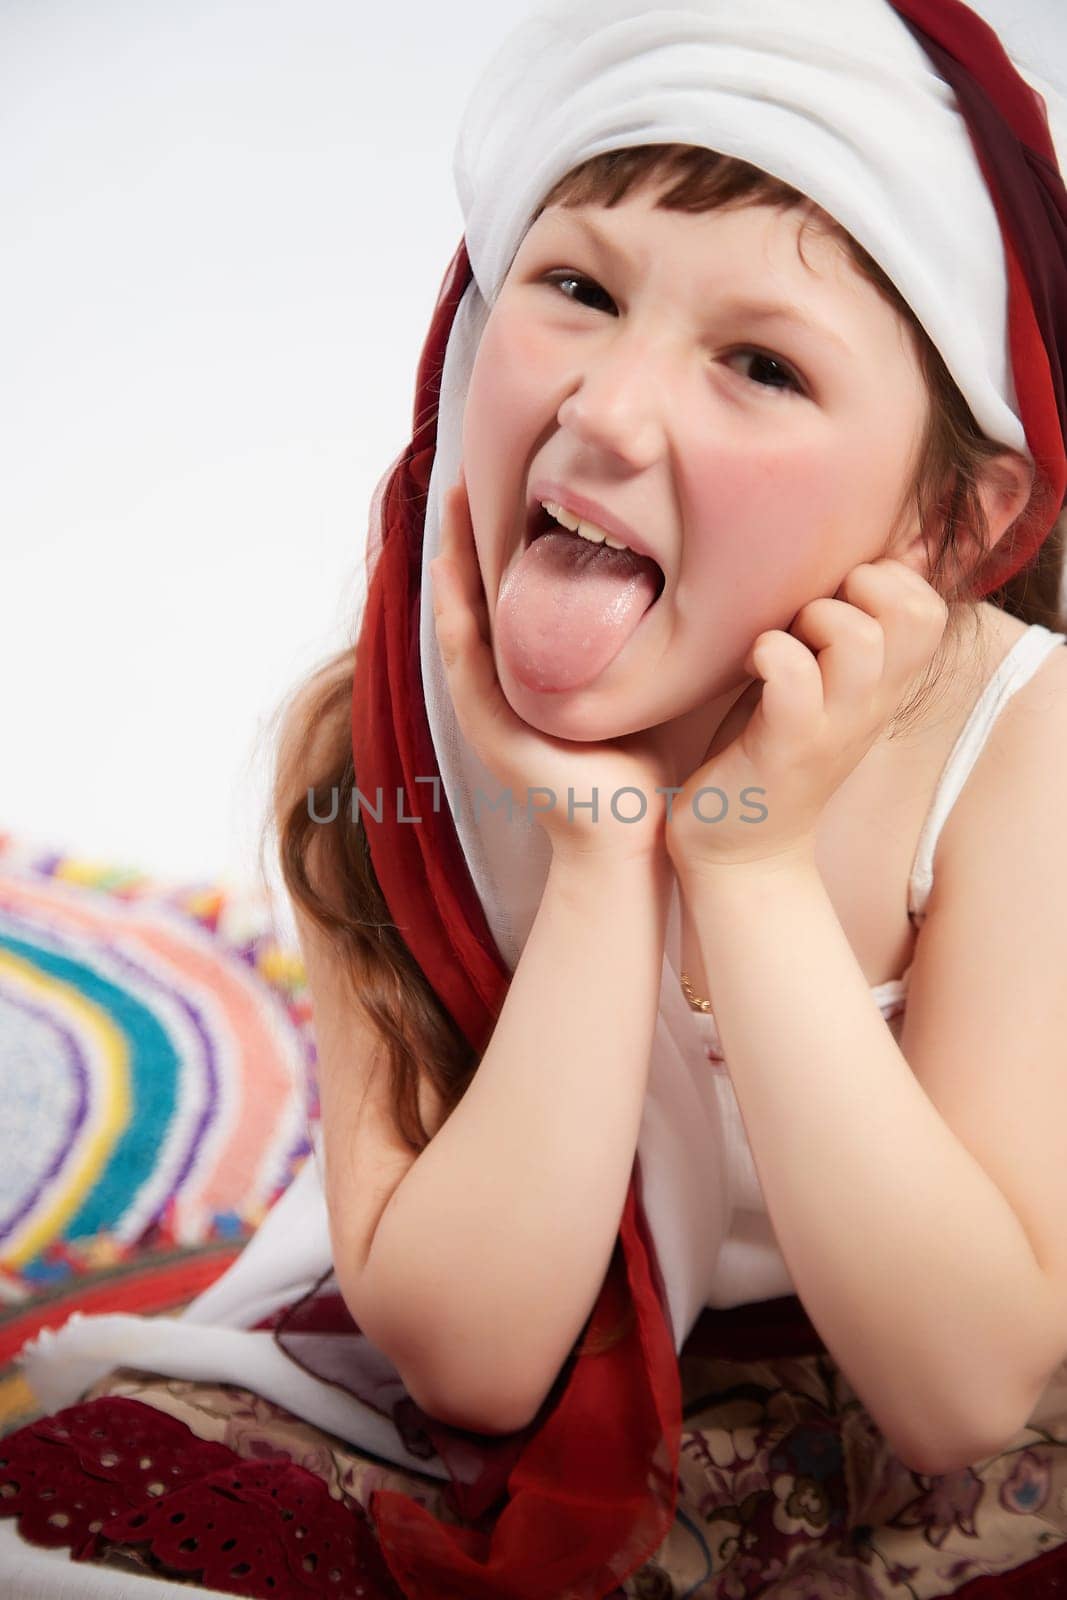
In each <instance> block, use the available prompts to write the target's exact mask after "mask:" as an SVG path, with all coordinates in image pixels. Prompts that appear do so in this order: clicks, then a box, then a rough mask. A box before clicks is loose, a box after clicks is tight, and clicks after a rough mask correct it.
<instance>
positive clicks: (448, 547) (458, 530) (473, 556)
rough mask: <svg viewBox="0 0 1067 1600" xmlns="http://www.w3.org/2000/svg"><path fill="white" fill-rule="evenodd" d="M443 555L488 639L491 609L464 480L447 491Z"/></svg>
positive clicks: (443, 522) (442, 545) (442, 527)
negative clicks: (451, 567) (479, 561)
mask: <svg viewBox="0 0 1067 1600" xmlns="http://www.w3.org/2000/svg"><path fill="white" fill-rule="evenodd" d="M441 531H442V542H441V553H442V554H443V555H446V556H447V557H448V559H449V561H451V563H452V565H453V569H454V571H455V575H456V582H457V584H458V586H459V591H460V593H461V594H462V595H463V597H464V599H465V600H466V603H467V604H468V605H469V606H470V608H471V610H472V611H473V612H474V614H475V615H476V616H477V618H478V622H479V626H480V628H481V630H482V635H483V637H484V638H485V639H486V640H488V638H489V631H490V630H489V607H488V603H487V601H486V595H485V585H484V584H483V582H482V572H481V567H480V565H479V563H478V548H477V545H476V544H475V542H474V527H473V524H472V522H471V514H470V502H469V500H468V499H467V491H466V487H465V485H464V483H463V482H462V480H461V481H460V483H458V484H456V485H454V486H453V488H451V489H449V490H448V493H447V494H446V496H445V505H444V511H443V515H442V519H441Z"/></svg>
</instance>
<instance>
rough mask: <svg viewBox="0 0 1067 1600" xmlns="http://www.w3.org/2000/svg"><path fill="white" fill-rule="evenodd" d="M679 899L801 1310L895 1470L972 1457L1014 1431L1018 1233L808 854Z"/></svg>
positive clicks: (1027, 1297)
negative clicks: (912, 1060) (935, 1096)
mask: <svg viewBox="0 0 1067 1600" xmlns="http://www.w3.org/2000/svg"><path fill="white" fill-rule="evenodd" d="M683 891H684V893H685V894H686V898H687V901H688V903H689V906H690V909H691V914H692V916H693V920H694V923H695V926H696V929H697V934H698V940H699V944H700V949H701V954H702V956H703V959H704V964H705V970H706V971H707V973H708V974H709V979H710V982H711V984H712V986H713V995H712V1005H713V1008H714V1013H715V1019H716V1023H717V1025H718V1028H719V1032H720V1036H721V1040H722V1046H723V1052H724V1055H725V1057H726V1061H727V1063H728V1067H729V1071H730V1076H731V1079H732V1082H733V1085H734V1089H735V1093H736V1095H737V1100H738V1103H739V1105H740V1108H741V1114H742V1118H743V1120H744V1124H745V1129H746V1132H747V1135H748V1138H749V1142H750V1144H751V1148H752V1153H753V1159H754V1162H755V1166H756V1171H757V1173H758V1176H759V1180H760V1185H761V1188H762V1190H763V1194H764V1198H765V1200H766V1203H767V1209H768V1213H769V1215H770V1219H771V1223H772V1225H773V1227H774V1231H775V1234H776V1236H777V1239H778V1242H779V1245H780V1247H781V1251H782V1255H783V1257H784V1259H785V1261H786V1265H787V1266H788V1268H789V1271H790V1273H791V1275H792V1278H793V1281H794V1283H795V1285H796V1288H797V1292H798V1294H799V1296H800V1298H801V1300H802V1302H803V1304H804V1306H805V1308H806V1310H807V1312H808V1314H809V1315H810V1317H811V1319H812V1321H813V1322H814V1324H815V1326H816V1327H817V1329H818V1330H819V1333H820V1335H821V1336H822V1338H823V1340H824V1341H825V1343H826V1346H827V1348H828V1349H829V1351H830V1353H831V1355H832V1356H833V1357H834V1359H835V1360H836V1361H837V1363H838V1365H839V1366H840V1367H841V1369H842V1371H843V1372H844V1373H845V1375H846V1377H847V1378H848V1379H849V1381H850V1383H851V1384H852V1386H853V1387H854V1388H855V1390H856V1392H857V1394H858V1395H859V1396H860V1398H861V1399H862V1401H863V1402H864V1404H865V1405H866V1407H867V1409H868V1410H869V1411H870V1412H871V1415H872V1416H873V1417H874V1419H875V1421H876V1422H877V1423H878V1425H879V1426H880V1427H881V1428H882V1430H883V1432H884V1433H885V1434H886V1436H887V1438H888V1439H889V1440H890V1443H891V1444H893V1445H894V1447H895V1448H896V1449H897V1451H898V1453H899V1454H900V1455H901V1457H902V1459H904V1460H906V1461H909V1464H911V1465H916V1466H918V1465H919V1464H920V1462H923V1461H925V1462H927V1463H928V1466H927V1468H926V1470H930V1471H935V1470H948V1469H947V1467H945V1466H938V1465H937V1463H938V1461H939V1460H945V1461H949V1460H951V1458H952V1457H954V1456H955V1457H958V1458H960V1459H959V1464H963V1462H962V1458H963V1457H964V1456H966V1454H967V1451H968V1449H972V1450H973V1455H972V1457H971V1458H972V1459H979V1458H980V1456H981V1455H982V1454H984V1453H987V1451H988V1450H992V1449H993V1448H995V1447H996V1443H997V1442H998V1441H1000V1440H1002V1439H1005V1438H1007V1437H1008V1435H1009V1434H1010V1433H1011V1432H1013V1431H1015V1429H1016V1428H1017V1427H1018V1426H1020V1425H1021V1416H1019V1415H1018V1413H1019V1407H1020V1406H1021V1405H1022V1404H1023V1394H1022V1391H1023V1374H1022V1372H1021V1370H1020V1369H1021V1360H1020V1339H1019V1316H1020V1312H1021V1310H1022V1308H1025V1307H1028V1306H1033V1305H1035V1304H1037V1303H1040V1296H1041V1295H1042V1294H1046V1293H1047V1288H1046V1284H1045V1280H1044V1278H1043V1275H1042V1273H1041V1270H1040V1267H1039V1264H1038V1262H1037V1260H1036V1258H1035V1256H1034V1253H1033V1250H1032V1248H1031V1246H1030V1242H1029V1239H1028V1237H1027V1235H1026V1232H1025V1230H1024V1228H1023V1226H1022V1223H1021V1222H1020V1220H1019V1218H1018V1216H1017V1215H1016V1213H1015V1212H1014V1211H1013V1210H1012V1208H1011V1206H1010V1205H1009V1204H1008V1202H1007V1200H1006V1199H1005V1197H1004V1195H1003V1194H1002V1193H1001V1191H1000V1190H999V1189H998V1188H997V1186H996V1185H995V1184H994V1182H993V1181H992V1179H991V1178H990V1177H989V1175H988V1174H987V1173H986V1172H985V1170H984V1168H983V1167H982V1166H981V1165H980V1164H979V1162H978V1161H977V1160H976V1159H975V1157H974V1156H973V1155H971V1153H970V1152H969V1151H968V1150H967V1148H966V1147H965V1146H964V1145H963V1144H962V1143H961V1142H960V1141H959V1139H958V1138H957V1137H956V1136H955V1134H954V1133H953V1132H952V1130H951V1129H950V1127H949V1126H948V1124H947V1123H946V1122H945V1121H944V1119H943V1118H942V1116H941V1115H940V1113H939V1112H938V1110H937V1108H936V1107H935V1106H934V1104H933V1103H932V1101H931V1100H930V1099H929V1097H928V1096H927V1095H926V1093H925V1092H924V1090H923V1089H922V1087H921V1085H920V1084H919V1082H918V1081H917V1079H916V1078H915V1076H914V1075H913V1073H912V1071H911V1069H910V1068H909V1065H908V1062H907V1060H906V1059H905V1057H904V1055H903V1053H902V1052H901V1050H900V1048H899V1046H898V1045H897V1043H896V1041H895V1039H894V1038H893V1035H892V1033H891V1032H890V1030H889V1028H888V1027H887V1025H886V1022H885V1019H884V1018H883V1017H882V1015H881V1013H880V1012H879V1010H878V1008H877V1006H876V1005H875V1002H874V1000H873V999H872V997H871V994H870V990H869V988H868V985H867V981H866V979H865V977H864V975H863V973H862V971H861V970H860V967H859V965H858V964H857V962H856V959H855V956H854V955H853V952H852V950H851V947H850V946H849V943H848V941H847V939H846V937H845V934H844V931H843V929H842V927H841V925H840V922H839V921H838V918H837V916H836V913H835V912H834V909H833V905H832V903H831V901H830V899H829V896H828V895H827V893H826V889H825V886H824V884H823V882H822V879H821V877H820V876H819V873H818V870H817V868H816V866H815V863H814V860H812V862H811V865H810V868H809V867H807V866H803V865H802V866H799V867H798V866H797V865H796V863H790V864H789V865H788V866H787V867H786V868H782V867H781V866H777V867H776V866H775V864H774V863H773V862H771V863H759V864H752V865H748V866H745V867H742V868H734V867H731V868H719V869H713V870H712V871H710V872H705V873H703V874H702V875H700V876H697V877H691V878H689V879H687V880H686V881H685V882H684V884H683ZM1023 1314H1025V1313H1023ZM1013 1418H1014V1419H1015V1420H1014V1421H1013V1420H1012V1419H1013ZM990 1441H991V1442H990ZM930 1463H933V1464H932V1465H930Z"/></svg>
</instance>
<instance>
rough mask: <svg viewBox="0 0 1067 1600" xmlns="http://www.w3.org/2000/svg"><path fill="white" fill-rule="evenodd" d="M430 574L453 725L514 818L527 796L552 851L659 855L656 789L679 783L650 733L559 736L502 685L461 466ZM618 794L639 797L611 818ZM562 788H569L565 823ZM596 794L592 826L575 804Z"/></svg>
mask: <svg viewBox="0 0 1067 1600" xmlns="http://www.w3.org/2000/svg"><path fill="white" fill-rule="evenodd" d="M430 577H431V580H432V583H433V597H434V598H433V608H434V616H435V618H436V620H437V643H438V647H439V649H440V651H441V659H442V661H443V663H444V668H445V672H446V674H447V677H448V684H449V689H450V691H451V694H452V704H453V706H454V707H455V712H456V717H457V720H458V722H459V724H460V727H461V728H462V730H463V733H464V735H465V737H466V738H467V740H468V742H469V743H470V745H471V746H472V748H473V749H474V751H475V752H476V754H477V755H478V757H479V759H480V760H481V761H482V762H484V764H485V766H486V767H487V768H488V769H489V771H490V772H492V773H493V775H494V777H496V778H497V779H498V780H499V782H500V783H501V784H502V785H503V787H504V789H505V791H507V790H510V792H511V799H512V811H513V813H514V811H515V810H516V809H520V810H523V811H525V809H526V807H527V802H528V800H529V809H530V814H531V815H532V816H533V817H534V818H535V819H536V821H537V823H538V825H539V826H540V827H541V828H543V830H544V831H545V833H546V834H547V835H548V838H549V842H550V843H551V845H552V849H553V852H554V853H555V854H561V853H564V854H570V855H573V856H575V857H583V858H585V857H590V856H595V857H604V856H614V857H616V858H622V857H633V856H658V855H662V856H663V858H664V859H666V842H665V821H666V806H667V797H666V796H665V795H664V794H662V793H658V792H657V786H660V787H661V788H662V787H664V786H667V785H671V784H675V783H676V782H677V778H676V775H675V773H674V772H673V771H668V770H667V764H666V761H665V759H664V757H663V755H662V753H661V752H660V750H659V748H658V747H657V745H656V742H655V740H654V739H653V738H652V737H651V730H646V731H644V732H640V733H633V734H629V735H627V736H626V737H624V738H621V739H616V740H612V741H610V742H604V743H588V744H586V743H582V742H580V741H575V740H569V739H557V738H554V737H553V736H552V735H550V734H546V733H541V732H540V731H539V730H538V729H536V728H532V727H531V726H530V724H529V723H528V722H525V721H523V719H522V718H521V717H519V716H518V715H517V714H516V712H515V711H514V710H513V709H512V707H511V705H510V704H509V702H508V700H507V698H506V696H505V694H504V691H503V689H502V688H501V687H500V680H499V678H498V676H497V671H496V663H495V661H494V659H493V650H492V643H491V629H490V625H489V612H488V607H487V605H486V599H485V587H484V585H483V583H482V575H481V570H480V568H479V565H478V553H477V549H476V547H475V543H474V530H473V527H472V525H471V516H470V503H469V501H468V499H467V488H466V483H465V481H464V478H463V472H462V469H461V470H460V475H459V479H458V481H457V483H456V485H455V486H454V487H453V488H451V489H449V490H447V491H446V493H445V495H444V503H443V507H442V523H441V553H440V555H438V556H436V557H435V558H434V560H433V561H431V562H430ZM536 789H549V790H550V791H551V792H552V794H554V795H555V805H554V806H553V807H551V809H546V805H547V801H546V797H545V796H544V795H538V794H533V793H531V791H534V790H536ZM623 789H625V790H633V789H636V790H637V791H638V792H637V794H634V793H629V792H628V793H625V794H620V795H619V796H618V801H617V810H618V813H619V815H618V816H616V815H614V814H613V812H612V808H611V799H612V796H613V795H615V794H617V793H618V791H619V790H623ZM569 790H573V792H574V802H573V808H572V809H573V819H572V820H568V817H567V809H568V807H567V800H568V791H569ZM594 790H595V791H596V796H597V820H596V821H594V820H593V813H592V811H591V809H590V807H589V806H588V805H586V806H584V807H583V806H582V805H581V802H583V801H590V800H592V798H593V794H594ZM641 797H643V799H644V802H645V805H644V812H643V814H641V813H642V806H641ZM486 798H487V799H488V800H490V801H493V802H494V803H495V802H496V800H497V799H498V797H497V796H495V795H490V796H487V797H486ZM627 817H630V818H633V819H635V820H632V821H626V820H624V819H625V818H627ZM620 818H621V819H623V820H620ZM638 818H639V820H637V819H638Z"/></svg>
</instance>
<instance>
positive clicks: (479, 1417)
mask: <svg viewBox="0 0 1067 1600" xmlns="http://www.w3.org/2000/svg"><path fill="white" fill-rule="evenodd" d="M672 881H673V879H672V873H671V868H670V865H669V863H668V862H667V861H666V858H665V857H657V856H653V855H648V856H644V855H642V856H637V857H634V858H632V859H619V858H617V857H616V858H611V859H606V858H605V859H599V858H596V857H590V858H588V859H583V860H581V861H580V863H574V864H571V863H570V862H569V861H564V860H563V859H561V858H559V857H554V858H553V861H552V865H551V867H550V869H549V874H548V879H547V882H546V886H545V892H544V895H543V897H542V900H541V904H540V907H539V909H538V912H537V915H536V917H535V918H534V922H533V926H532V928H531V930H530V935H529V938H528V940H527V942H526V946H525V948H524V950H523V952H522V956H521V958H520V960H519V962H518V965H517V967H516V970H515V973H514V976H513V978H512V982H511V985H510V988H509V990H508V994H507V997H506V999H505V1002H504V1005H503V1007H502V1009H501V1013H500V1016H499V1018H498V1020H497V1025H496V1028H495V1030H494V1032H493V1036H492V1039H491V1040H490V1043H489V1046H488V1048H487V1050H486V1052H485V1055H484V1057H483V1059H482V1061H481V1063H480V1065H479V1067H478V1071H477V1073H476V1074H475V1077H474V1079H473V1080H472V1082H471V1084H470V1087H469V1088H468V1090H467V1092H466V1094H465V1095H464V1097H463V1099H462V1100H461V1101H460V1103H459V1105H458V1106H457V1107H456V1109H455V1110H454V1111H453V1113H452V1115H451V1117H450V1118H449V1119H448V1121H447V1122H446V1123H445V1125H444V1126H443V1127H442V1128H441V1129H440V1130H439V1132H438V1133H437V1134H436V1135H435V1136H434V1138H433V1139H432V1141H431V1143H430V1144H429V1145H428V1146H427V1147H426V1149H425V1150H424V1151H422V1153H421V1154H420V1155H419V1156H418V1158H417V1159H416V1160H415V1161H414V1163H413V1164H412V1166H411V1167H410V1168H409V1170H408V1171H407V1173H406V1175H405V1176H404V1178H403V1179H402V1180H401V1182H400V1183H399V1185H398V1187H397V1188H396V1190H395V1191H394V1193H393V1195H392V1197H391V1199H390V1200H389V1202H388V1204H387V1205H386V1207H385V1209H384V1211H383V1213H382V1216H381V1219H380V1221H379V1223H378V1227H377V1229H376V1231H375V1234H374V1237H373V1240H372V1243H371V1248H370V1251H369V1255H368V1257H367V1261H366V1264H365V1267H364V1270H363V1272H362V1273H361V1274H360V1276H359V1280H358V1283H356V1284H355V1285H354V1295H353V1299H354V1301H355V1302H356V1303H355V1304H354V1306H353V1311H354V1314H355V1315H356V1316H357V1320H358V1317H359V1309H360V1306H361V1305H362V1306H366V1307H368V1308H370V1310H371V1312H372V1316H371V1317H370V1318H369V1319H368V1326H367V1331H368V1333H369V1334H370V1336H371V1337H372V1338H373V1339H374V1340H375V1342H376V1343H379V1345H380V1347H381V1348H382V1349H384V1350H385V1351H386V1353H387V1354H388V1355H389V1356H390V1358H391V1359H392V1360H393V1361H394V1363H395V1365H396V1366H397V1368H398V1370H399V1371H400V1372H401V1374H402V1376H403V1377H404V1380H405V1383H406V1384H407V1386H408V1388H409V1389H410V1391H411V1393H412V1395H413V1397H414V1398H415V1399H416V1400H417V1401H418V1403H419V1404H420V1405H422V1406H423V1408H424V1409H425V1410H426V1411H428V1412H429V1413H430V1414H431V1415H435V1416H438V1417H439V1418H441V1420H443V1421H449V1422H452V1423H454V1424H455V1425H457V1426H460V1427H470V1428H477V1429H481V1430H484V1431H501V1432H506V1431H509V1430H510V1429H512V1428H517V1427H520V1426H523V1425H524V1424H525V1423H526V1422H527V1421H528V1420H529V1418H530V1417H531V1416H532V1415H534V1414H535V1413H536V1411H537V1409H538V1407H539V1406H540V1404H541V1402H542V1401H543V1399H544V1396H545V1395H546V1394H547V1393H548V1390H549V1389H550V1388H551V1386H552V1383H553V1382H554V1381H555V1378H556V1376H557V1375H558V1372H559V1369H560V1368H561V1366H562V1365H563V1362H564V1361H565V1359H566V1357H567V1356H568V1354H569V1353H570V1351H571V1349H572V1347H573V1345H574V1341H575V1339H576V1338H577V1337H578V1334H579V1333H580V1331H581V1328H582V1326H583V1324H584V1323H585V1321H586V1319H587V1318H588V1316H589V1313H590V1311H591V1310H592V1308H593V1306H594V1304H595V1302H596V1298H597V1295H598V1294H599V1291H600V1287H601V1285H602V1283H603V1280H604V1276H605V1274H606V1272H607V1269H608V1265H609V1263H610V1260H611V1253H612V1249H613V1247H614V1243H615V1238H616V1235H617V1233H618V1228H619V1220H620V1217H621V1215H622V1209H623V1204H624V1202H625V1199H626V1192H627V1188H628V1186H629V1181H630V1174H631V1170H632V1166H633V1159H634V1153H635V1150H636V1147H637V1136H638V1131H639V1128H640V1123H641V1112H642V1105H643V1102H644V1098H645V1089H646V1085H647V1080H648V1069H649V1061H650V1057H651V1049H652V1039H653V1032H654V1028H655V1021H656V1015H657V1010H658V1004H659V986H660V973H661V968H662V957H663V945H664V938H665V932H666V914H667V905H668V899H669V891H670V886H671V883H672Z"/></svg>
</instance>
